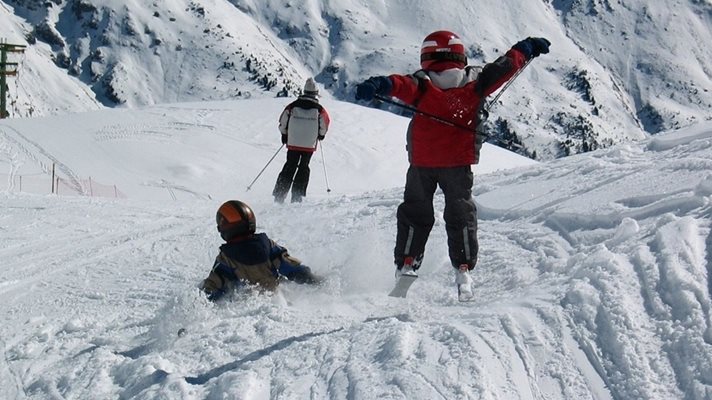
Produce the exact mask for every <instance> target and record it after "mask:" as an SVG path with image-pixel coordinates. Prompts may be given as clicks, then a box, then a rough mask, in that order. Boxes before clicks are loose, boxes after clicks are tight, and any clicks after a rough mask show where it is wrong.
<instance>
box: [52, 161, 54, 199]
mask: <svg viewBox="0 0 712 400" xmlns="http://www.w3.org/2000/svg"><path fill="white" fill-rule="evenodd" d="M52 194H54V163H52Z"/></svg>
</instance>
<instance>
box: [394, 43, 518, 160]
mask: <svg viewBox="0 0 712 400" xmlns="http://www.w3.org/2000/svg"><path fill="white" fill-rule="evenodd" d="M525 63H526V57H525V55H524V54H522V53H521V52H520V51H518V50H515V49H510V50H509V51H507V53H506V54H505V55H504V56H501V57H499V58H498V59H497V60H495V61H494V62H492V63H490V64H487V65H485V66H484V67H483V68H482V72H480V73H479V75H477V77H472V78H471V79H470V80H469V81H468V82H466V83H465V84H464V85H461V86H460V87H454V88H451V89H445V90H443V89H440V88H439V87H437V86H435V85H434V84H433V82H432V81H431V80H430V79H429V78H428V77H427V71H424V72H425V74H422V73H421V74H418V73H416V74H412V75H390V76H389V78H390V80H391V83H392V85H393V88H392V90H391V92H390V96H393V97H396V98H398V99H400V100H401V101H403V102H404V103H406V104H408V105H410V106H413V107H414V108H416V109H417V110H418V111H421V112H422V114H421V113H415V115H414V116H413V118H412V120H411V122H410V125H409V127H408V138H407V143H408V144H407V149H408V158H409V160H410V163H411V165H413V166H417V167H460V166H465V165H471V164H476V163H477V155H476V152H475V128H476V127H477V125H478V123H479V121H478V117H477V114H478V111H479V110H480V109H481V107H483V106H484V99H485V98H486V97H487V96H489V95H490V94H492V93H493V92H494V91H495V90H497V89H498V88H499V87H500V86H502V85H503V84H504V83H505V82H507V81H508V80H509V79H511V78H512V76H514V74H515V73H516V72H517V71H519V70H520V69H522V68H523V67H524V65H525ZM418 75H420V76H418ZM425 114H430V115H432V116H435V117H437V118H433V117H431V116H427V115H425ZM438 119H441V120H446V121H451V122H452V124H448V123H445V122H441V121H438Z"/></svg>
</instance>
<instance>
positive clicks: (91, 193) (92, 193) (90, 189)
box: [89, 176, 94, 197]
mask: <svg viewBox="0 0 712 400" xmlns="http://www.w3.org/2000/svg"><path fill="white" fill-rule="evenodd" d="M89 197H94V190H93V189H92V187H91V176H90V177H89Z"/></svg>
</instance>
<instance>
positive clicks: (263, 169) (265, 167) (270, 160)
mask: <svg viewBox="0 0 712 400" xmlns="http://www.w3.org/2000/svg"><path fill="white" fill-rule="evenodd" d="M282 147H284V143H282V145H281V146H279V148H278V149H277V151H276V152H275V153H274V155H273V156H272V158H270V159H269V161H267V164H265V166H264V168H262V171H260V173H259V174H257V176H256V177H255V179H253V180H252V183H250V185H249V186H247V190H246V191H247V192H249V191H250V189H251V188H252V185H254V184H255V182H257V179H258V178H259V177H260V175H262V173H263V172H265V170H266V169H267V166H269V164H270V163H271V162H272V160H274V158H275V157H277V154H279V152H280V150H282Z"/></svg>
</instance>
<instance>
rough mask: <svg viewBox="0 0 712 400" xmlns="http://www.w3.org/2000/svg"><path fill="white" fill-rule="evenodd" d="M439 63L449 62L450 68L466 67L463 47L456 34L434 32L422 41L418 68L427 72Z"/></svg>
mask: <svg viewBox="0 0 712 400" xmlns="http://www.w3.org/2000/svg"><path fill="white" fill-rule="evenodd" d="M441 61H449V62H450V63H451V65H452V68H456V67H459V68H464V67H465V65H467V57H466V56H465V46H464V45H463V44H462V40H460V37H459V36H457V35H456V34H454V33H452V32H450V31H435V32H433V33H431V34H430V35H428V36H426V37H425V39H423V45H422V46H421V48H420V68H422V69H425V70H429V69H431V68H430V67H431V66H432V65H433V64H435V63H437V62H441Z"/></svg>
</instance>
